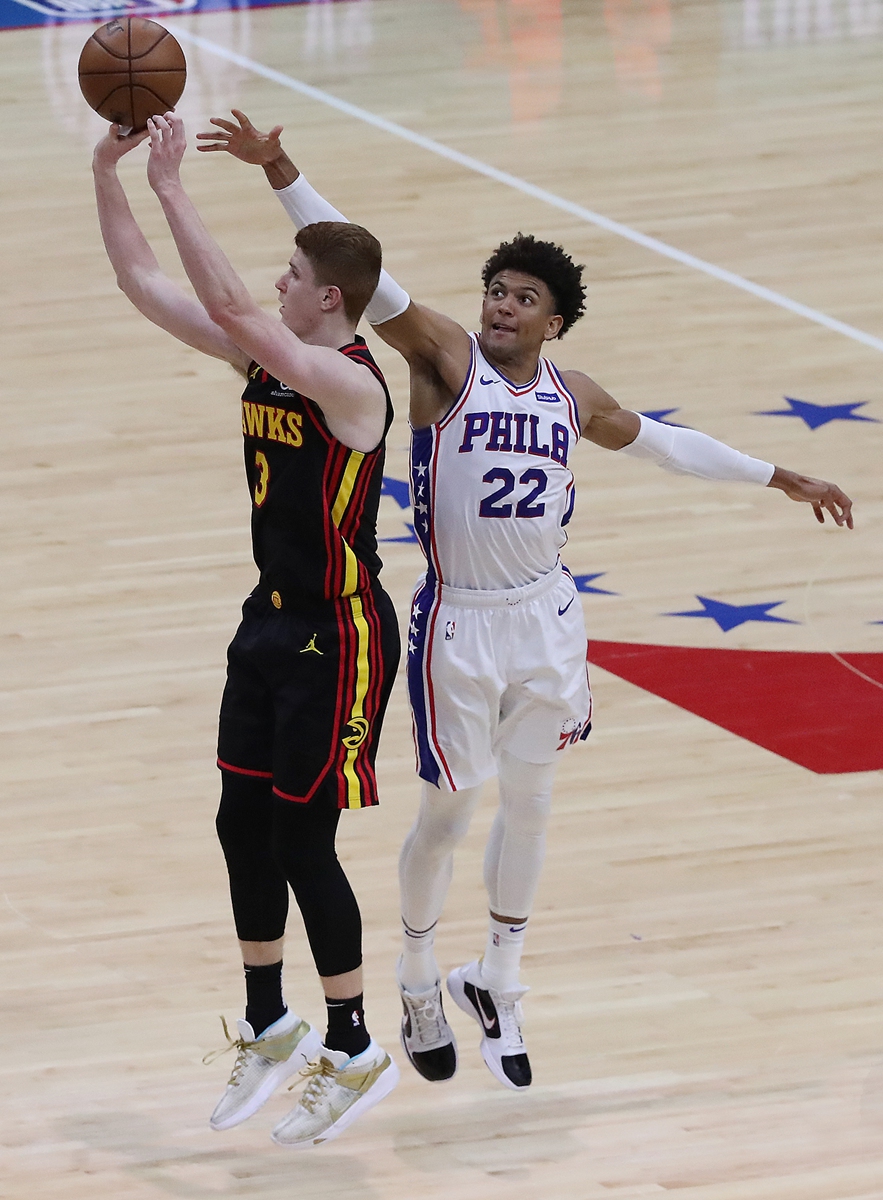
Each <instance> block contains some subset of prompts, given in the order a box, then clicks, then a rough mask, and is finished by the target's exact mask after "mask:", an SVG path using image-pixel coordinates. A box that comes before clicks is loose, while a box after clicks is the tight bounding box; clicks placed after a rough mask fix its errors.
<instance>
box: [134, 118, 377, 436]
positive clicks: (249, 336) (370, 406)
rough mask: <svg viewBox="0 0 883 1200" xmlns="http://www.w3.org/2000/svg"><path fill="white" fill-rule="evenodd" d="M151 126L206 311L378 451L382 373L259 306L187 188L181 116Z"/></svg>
mask: <svg viewBox="0 0 883 1200" xmlns="http://www.w3.org/2000/svg"><path fill="white" fill-rule="evenodd" d="M147 127H148V130H149V132H150V158H149V159H148V163H147V178H148V181H149V183H150V186H151V187H152V188H153V190H154V191H155V192H156V195H157V197H158V199H159V202H160V204H161V205H162V209H163V212H164V214H165V217H166V220H167V221H168V223H169V228H170V229H171V231H172V237H173V238H174V239H175V245H176V247H177V249H178V254H179V255H180V257H181V262H182V264H183V266H184V270H185V271H186V272H187V277H188V278H189V280H190V282H191V283H192V284H193V288H194V291H195V292H196V295H197V297H198V298H199V300H200V302H201V304H202V305H203V307H204V308H205V310H206V312H207V313H208V314H209V316H210V317H211V319H212V320H213V321H214V322H215V323H216V324H217V325H219V326H220V327H221V328H222V329H223V330H224V331H225V332H226V333H227V334H228V335H229V336H230V337H231V338H232V339H233V341H234V342H235V343H236V345H237V346H239V347H240V349H241V350H242V351H244V352H245V353H246V354H247V355H248V357H249V359H254V361H255V362H258V363H260V365H261V366H262V367H264V368H265V369H266V370H267V371H269V372H270V373H271V374H273V375H274V376H275V377H276V378H277V379H281V380H284V381H285V382H286V383H287V384H288V385H289V386H291V387H293V388H295V389H296V390H297V391H299V392H301V393H302V394H303V395H305V396H309V397H310V399H312V400H314V401H315V402H316V403H317V404H318V405H319V407H320V408H321V409H322V411H323V413H324V415H325V419H326V421H327V423H328V427H329V429H330V430H331V432H332V433H333V434H334V436H335V437H337V438H338V439H339V440H340V441H342V442H343V443H344V444H345V445H347V446H349V447H350V448H351V449H353V450H360V451H362V452H368V451H370V450H373V449H374V448H375V447H376V446H377V445H378V444H379V442H380V441H381V439H382V437H383V431H384V425H385V421H386V397H385V394H384V392H383V389H382V387H381V386H380V384H379V382H378V381H377V379H376V378H375V377H374V375H373V374H372V373H371V372H370V371H366V370H365V368H364V367H361V366H359V365H358V364H357V363H355V362H353V361H352V360H351V359H349V358H347V357H346V356H345V355H343V354H340V353H338V351H337V349H332V348H330V347H328V346H314V345H308V344H306V343H305V342H302V341H301V340H300V338H299V337H297V335H296V334H295V333H293V332H292V331H291V330H290V329H288V328H286V326H285V325H283V324H282V323H281V322H280V321H279V320H277V319H275V318H273V317H271V316H270V315H269V313H265V312H264V311H263V309H261V308H260V307H259V305H258V304H257V303H256V302H255V301H254V299H253V298H252V296H251V295H250V294H249V292H248V289H247V288H246V287H245V285H244V284H243V282H242V280H241V279H240V278H239V276H238V275H237V274H236V272H235V271H234V269H233V267H232V266H231V264H230V261H229V260H228V258H227V256H226V255H225V254H224V252H223V251H222V250H221V248H220V246H219V245H218V244H217V242H216V241H215V240H214V238H213V237H212V236H211V234H210V233H209V232H208V230H207V229H206V227H205V225H203V223H202V219H201V218H200V216H199V213H198V212H197V211H196V209H195V208H194V206H193V203H192V201H191V200H190V197H189V196H188V195H187V193H186V192H185V191H184V187H183V185H182V183H181V177H180V174H179V169H180V165H181V159H182V157H183V155H184V150H185V147H186V139H185V136H184V123H183V121H182V120H181V118H180V117H177V116H175V114H174V113H171V112H169V113H166V114H165V116H164V117H153V118H151V120H149V121H148V123H147Z"/></svg>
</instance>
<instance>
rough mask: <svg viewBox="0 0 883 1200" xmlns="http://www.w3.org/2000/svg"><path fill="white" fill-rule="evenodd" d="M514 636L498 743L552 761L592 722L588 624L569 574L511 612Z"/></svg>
mask: <svg viewBox="0 0 883 1200" xmlns="http://www.w3.org/2000/svg"><path fill="white" fill-rule="evenodd" d="M571 599H572V600H573V601H574V602H573V603H572V604H571V603H570V600H571ZM511 635H512V653H511V656H510V659H509V666H510V671H511V675H510V680H511V681H510V683H509V686H508V687H507V688H506V691H505V693H504V695H503V698H502V702H501V719H500V728H499V735H498V739H497V748H498V749H505V750H508V751H509V753H510V754H513V755H514V756H515V757H516V758H521V759H523V760H524V761H526V762H536V763H543V762H552V761H553V760H554V759H555V758H556V756H557V755H558V753H559V752H560V751H561V750H563V749H565V748H566V747H567V746H569V745H573V744H574V743H575V742H577V741H579V740H580V738H582V737H585V736H586V735H587V733H588V731H589V729H590V727H591V713H592V697H591V691H590V688H589V676H588V665H587V662H586V645H587V641H586V630H585V623H584V620H583V614H582V608H581V606H580V604H579V599H578V597H577V596H576V592H575V588H574V587H573V583H572V581H571V580H570V578H569V576H566V575H565V576H564V577H563V580H562V583H561V585H560V587H559V588H556V589H555V590H554V591H553V592H551V593H549V594H548V595H546V596H543V597H541V598H540V599H539V600H538V601H536V602H535V603H534V604H533V605H531V606H530V608H529V609H528V610H526V611H524V612H519V613H516V614H513V622H512V630H511Z"/></svg>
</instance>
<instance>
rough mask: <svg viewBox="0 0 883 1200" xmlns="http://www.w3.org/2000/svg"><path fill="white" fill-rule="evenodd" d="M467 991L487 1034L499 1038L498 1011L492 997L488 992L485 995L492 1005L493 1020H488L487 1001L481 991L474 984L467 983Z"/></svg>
mask: <svg viewBox="0 0 883 1200" xmlns="http://www.w3.org/2000/svg"><path fill="white" fill-rule="evenodd" d="M465 991H466V995H467V996H468V997H469V999H470V1000H471V1001H472V1007H473V1008H474V1009H475V1010H476V1011H477V1012H478V1017H479V1020H480V1021H481V1023H482V1025H483V1026H484V1029H485V1032H486V1033H489V1034H490V1035H491V1037H499V1036H500V1022H499V1020H498V1018H497V1010H496V1009H495V1008H494V1006H493V1002H492V1001H491V998H490V996H487V993H486V992H485V993H484V996H487V1003H488V1004H489V1005H490V1011H491V1014H492V1015H491V1018H490V1019H488V1015H487V1012H486V1010H485V1001H484V997H483V995H482V992H481V990H480V989H479V988H477V987H475V985H474V984H471V983H467V984H466V988H465Z"/></svg>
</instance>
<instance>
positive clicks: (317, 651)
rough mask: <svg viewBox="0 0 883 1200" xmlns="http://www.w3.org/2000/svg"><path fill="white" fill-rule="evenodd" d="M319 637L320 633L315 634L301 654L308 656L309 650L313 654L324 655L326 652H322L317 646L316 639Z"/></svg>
mask: <svg viewBox="0 0 883 1200" xmlns="http://www.w3.org/2000/svg"><path fill="white" fill-rule="evenodd" d="M318 636H319V635H318V633H314V634H313V636H312V637H311V638H310V640H309V641H308V642H307V644H306V645H305V646H304V648H303V650H301V654H306V653H307V651H308V650H312V652H313V653H314V654H324V653H325V651H324V650H320V649H319V647H318V646H317V645H316V638H317V637H318Z"/></svg>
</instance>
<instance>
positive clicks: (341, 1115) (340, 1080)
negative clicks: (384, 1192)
mask: <svg viewBox="0 0 883 1200" xmlns="http://www.w3.org/2000/svg"><path fill="white" fill-rule="evenodd" d="M301 1074H302V1075H306V1076H307V1080H308V1082H307V1086H306V1087H305V1088H304V1090H303V1093H302V1095H301V1098H300V1100H299V1101H298V1102H297V1104H296V1105H295V1107H294V1108H293V1109H292V1110H291V1112H290V1113H289V1114H288V1116H286V1117H283V1118H282V1120H281V1121H280V1122H279V1124H278V1125H277V1126H276V1128H275V1129H274V1130H273V1133H272V1135H271V1136H272V1138H273V1141H274V1142H278V1143H279V1145H280V1146H291V1147H294V1148H297V1147H300V1146H320V1145H321V1144H322V1143H323V1142H330V1141H332V1139H334V1138H336V1137H338V1136H339V1135H340V1134H341V1133H343V1131H344V1130H345V1129H348V1128H349V1127H350V1125H352V1123H353V1121H355V1120H357V1119H358V1118H359V1117H360V1116H361V1115H362V1113H364V1112H367V1111H368V1109H369V1108H373V1107H374V1105H375V1104H377V1103H378V1101H380V1100H382V1099H383V1097H384V1096H388V1095H389V1093H390V1092H391V1091H392V1089H393V1088H394V1087H395V1085H396V1084H397V1083H398V1081H399V1069H398V1067H397V1066H396V1065H395V1063H394V1062H393V1061H392V1059H391V1058H390V1057H389V1055H388V1054H387V1053H386V1051H385V1050H384V1049H383V1047H382V1046H378V1045H377V1043H376V1042H375V1041H374V1040H373V1039H372V1041H371V1044H370V1045H369V1046H368V1049H367V1050H364V1051H363V1052H362V1053H361V1054H357V1055H356V1056H355V1058H350V1057H349V1056H348V1055H347V1054H346V1052H345V1051H343V1050H329V1049H328V1048H327V1047H326V1046H323V1047H322V1049H321V1054H320V1057H319V1060H318V1062H315V1063H312V1064H311V1065H310V1066H308V1067H305V1068H304V1069H303V1071H302V1072H301Z"/></svg>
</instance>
